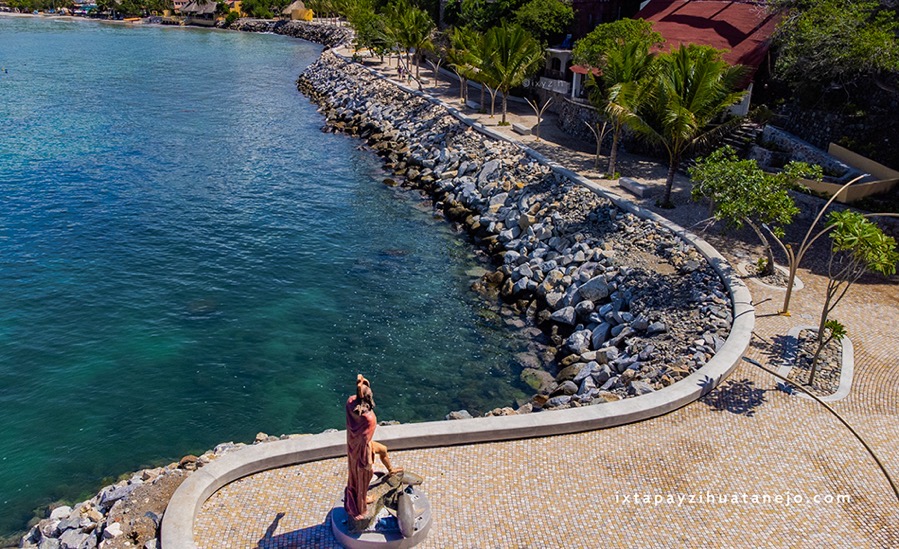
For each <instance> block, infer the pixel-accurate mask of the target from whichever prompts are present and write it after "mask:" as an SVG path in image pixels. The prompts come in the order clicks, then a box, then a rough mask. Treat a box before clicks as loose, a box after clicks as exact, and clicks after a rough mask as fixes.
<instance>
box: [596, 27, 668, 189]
mask: <svg viewBox="0 0 899 549" xmlns="http://www.w3.org/2000/svg"><path fill="white" fill-rule="evenodd" d="M654 59H655V56H654V55H653V54H652V53H650V52H649V43H648V42H646V41H643V42H639V41H635V42H628V43H617V44H616V46H614V47H612V48H611V49H609V50H607V51H606V54H605V58H604V63H603V68H602V85H599V84H598V83H597V82H596V79H595V77H594V76H593V74H589V76H588V83H589V84H590V102H591V103H593V105H594V106H595V107H597V108H598V109H601V110H603V111H604V112H605V113H606V115H607V116H608V117H609V120H610V122H611V123H612V150H611V151H609V169H608V170H607V171H608V174H609V177H614V173H615V162H616V160H617V158H618V141H619V139H620V137H621V128H622V127H623V126H624V123H625V121H626V120H627V118H628V116H629V115H630V113H632V112H634V111H636V110H637V104H636V101H637V99H638V97H639V96H640V94H639V91H640V87H641V85H643V84H644V82H645V80H646V79H647V78H649V77H651V75H652V71H653V68H654V63H653V61H654Z"/></svg>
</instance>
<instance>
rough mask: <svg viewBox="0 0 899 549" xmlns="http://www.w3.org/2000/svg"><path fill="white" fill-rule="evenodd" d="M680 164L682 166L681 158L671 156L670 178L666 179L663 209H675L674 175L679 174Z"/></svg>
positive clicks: (669, 162)
mask: <svg viewBox="0 0 899 549" xmlns="http://www.w3.org/2000/svg"><path fill="white" fill-rule="evenodd" d="M678 164H680V158H678V157H676V156H671V157H670V160H669V161H668V178H667V179H665V198H664V199H663V200H662V207H663V208H667V209H671V208H674V203H672V202H671V188H672V187H673V186H674V175H675V174H676V173H677V166H678Z"/></svg>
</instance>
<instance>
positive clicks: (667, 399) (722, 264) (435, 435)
mask: <svg viewBox="0 0 899 549" xmlns="http://www.w3.org/2000/svg"><path fill="white" fill-rule="evenodd" d="M340 57H341V58H342V59H343V60H344V61H346V62H350V60H349V59H348V58H346V57H343V56H340ZM365 68H366V69H367V70H369V71H370V72H371V73H372V74H373V75H375V76H376V77H378V78H380V79H384V80H387V79H386V78H385V77H384V76H382V75H381V74H380V73H378V72H377V71H375V70H374V69H371V68H368V67H365ZM391 82H392V83H393V84H394V85H397V86H399V87H400V88H402V89H403V90H405V91H407V92H408V93H411V94H414V95H417V96H419V97H422V98H424V99H425V100H427V101H429V102H431V103H434V104H437V105H440V106H442V107H444V108H446V110H447V111H448V112H449V113H450V114H452V115H453V116H455V117H456V118H458V119H459V120H461V121H462V122H463V123H465V124H467V125H469V126H470V127H472V128H473V129H474V130H476V131H478V132H481V133H483V134H485V135H488V136H490V137H492V138H494V139H499V140H502V141H506V142H510V143H513V144H515V145H517V146H519V147H521V148H522V149H523V150H524V151H525V152H526V153H527V154H528V155H530V156H531V157H533V158H535V159H537V160H539V161H541V162H543V163H545V164H546V165H548V166H550V167H551V168H552V170H553V171H554V172H556V173H558V174H560V175H563V176H565V177H568V178H569V179H571V180H572V181H576V182H577V183H579V184H581V185H583V186H585V187H587V188H588V189H590V190H591V191H593V192H594V193H596V194H597V195H599V196H602V197H604V198H606V199H608V200H610V201H611V202H613V203H614V204H615V205H616V206H618V207H619V208H621V209H622V210H624V211H626V212H630V213H633V214H634V215H637V216H638V217H640V218H643V219H651V220H653V221H655V222H656V223H659V224H660V225H662V226H664V227H667V228H668V229H670V230H671V231H672V232H674V233H676V234H677V235H678V236H679V237H680V238H681V239H683V240H685V241H686V242H688V243H690V244H691V245H693V246H694V247H695V248H696V249H697V250H698V251H699V253H700V254H702V255H703V256H704V257H705V258H706V260H707V261H708V262H709V264H710V265H711V266H712V267H713V269H714V270H715V271H716V272H717V273H718V275H719V276H720V277H721V279H722V280H723V281H724V284H725V285H726V286H727V288H728V291H729V292H730V296H731V299H732V302H733V312H734V320H733V325H732V327H731V331H730V334H729V336H728V338H727V340H726V342H725V344H724V346H723V347H722V348H721V349H720V350H719V351H718V352H717V353H716V354H715V355H714V357H712V359H711V360H709V362H708V363H707V364H706V365H705V366H703V367H702V368H700V369H699V370H697V371H695V372H693V373H692V374H690V375H689V376H687V377H686V378H684V379H683V380H681V381H679V382H677V383H675V384H673V385H671V386H668V387H665V388H664V389H661V390H659V391H656V392H653V393H650V394H646V395H642V396H639V397H635V398H629V399H624V400H619V401H616V402H609V403H605V404H602V405H598V406H586V407H581V408H570V409H565V410H557V411H553V412H545V413H531V414H524V415H513V416H495V417H479V418H474V419H467V420H454V421H431V422H425V423H410V424H402V425H390V426H383V427H380V428H379V429H378V436H377V438H378V440H379V441H380V442H382V443H384V444H386V445H387V446H388V447H390V448H391V449H393V450H409V449H415V448H433V447H440V446H454V445H460V444H476V443H482V442H499V441H505V440H515V439H523V438H534V437H544V436H552V435H560V434H569V433H577V432H582V431H589V430H594V429H602V428H607V427H614V426H616V425H622V424H625V423H632V422H635V421H641V420H644V419H649V418H652V417H656V416H660V415H663V414H666V413H668V412H671V411H673V410H676V409H678V408H680V407H682V406H685V405H687V404H689V403H690V402H693V401H694V400H696V399H698V398H700V397H701V396H703V395H705V394H706V393H708V392H709V391H711V390H712V389H713V388H714V387H715V386H716V385H717V384H718V383H720V382H721V381H723V379H724V378H725V377H727V375H728V374H729V373H730V372H731V371H732V370H733V369H734V368H736V366H737V364H738V363H739V361H740V357H742V356H743V353H744V352H745V351H746V349H747V347H748V346H749V341H750V339H751V337H752V330H753V327H754V325H755V313H754V308H753V306H752V297H751V295H750V293H749V289H748V288H747V287H746V285H745V284H744V283H743V281H742V280H740V278H739V277H738V276H737V274H736V272H735V271H734V269H733V267H731V265H730V264H728V262H727V261H726V260H725V259H724V258H723V257H722V256H721V254H719V253H718V252H717V250H715V249H714V248H713V247H712V246H711V245H710V244H709V243H707V242H705V241H704V240H702V239H701V238H699V237H698V236H697V235H695V234H694V233H691V232H689V231H687V230H686V229H684V228H683V227H680V226H679V225H676V224H675V223H673V222H671V221H670V220H668V219H666V218H664V217H661V216H659V215H657V214H656V213H654V212H651V211H649V210H646V209H644V208H641V207H639V206H637V205H636V204H633V203H632V202H630V201H628V200H627V199H625V198H623V197H621V196H620V195H618V194H616V193H614V192H612V191H610V190H608V189H605V188H603V187H601V186H599V185H597V184H596V183H593V182H591V181H590V180H588V179H586V178H584V177H583V176H581V175H579V174H577V173H575V172H573V171H571V170H569V169H567V168H563V167H562V166H559V165H558V164H555V163H554V162H551V161H549V160H548V159H547V158H546V157H544V156H543V155H541V154H539V153H538V152H536V151H534V150H532V149H529V148H527V147H524V146H522V145H521V144H520V143H517V142H515V141H512V140H510V139H508V138H506V137H505V136H503V135H501V134H499V133H497V132H495V131H493V130H491V129H490V128H487V127H485V126H483V125H481V124H478V123H475V122H473V121H472V120H470V119H468V118H467V117H466V116H465V115H464V114H463V113H461V112H460V111H459V110H458V109H456V108H454V107H451V106H449V105H447V104H445V103H443V102H442V101H440V100H439V99H436V98H434V97H431V96H429V95H426V94H424V93H422V92H419V91H418V90H413V89H410V88H408V87H405V86H403V85H402V84H398V83H396V82H394V81H392V80H391ZM345 444H346V441H345V432H344V431H338V432H331V433H322V434H319V435H311V436H305V437H299V438H294V439H289V440H283V441H277V442H271V443H268V444H260V445H255V446H250V447H247V448H244V449H242V450H240V451H237V452H233V453H230V454H228V455H226V456H223V457H222V458H220V459H218V460H216V461H214V462H212V463H210V464H208V465H207V466H205V467H203V468H202V469H200V470H198V471H196V472H195V473H194V474H192V475H191V476H190V477H189V478H188V479H187V480H186V481H185V482H184V483H183V484H181V486H180V487H179V488H178V490H177V491H176V492H175V494H174V496H173V497H172V499H171V501H170V502H169V505H168V507H167V509H166V512H165V515H164V517H163V521H162V532H161V542H162V547H163V548H164V549H195V548H196V547H197V545H196V543H195V542H194V519H195V517H196V515H197V513H199V511H200V509H201V507H202V506H203V504H204V503H205V502H206V500H207V499H209V497H211V496H212V495H213V494H214V493H215V492H216V491H217V490H218V489H220V488H222V487H223V486H225V485H227V484H229V483H231V482H233V481H235V480H237V479H240V478H243V477H246V476H249V475H252V474H254V473H258V472H260V471H265V470H269V469H275V468H278V467H284V466H288V465H295V464H301V463H308V462H311V461H318V460H323V459H330V458H336V457H341V456H343V455H344V454H345V452H346V447H345ZM325 518H326V517H322V520H323V521H324V520H325Z"/></svg>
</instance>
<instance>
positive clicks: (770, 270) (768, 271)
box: [743, 217, 774, 276]
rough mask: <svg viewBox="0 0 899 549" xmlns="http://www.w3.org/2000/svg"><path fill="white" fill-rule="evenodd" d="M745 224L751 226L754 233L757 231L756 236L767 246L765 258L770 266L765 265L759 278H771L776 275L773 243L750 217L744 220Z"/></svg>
mask: <svg viewBox="0 0 899 549" xmlns="http://www.w3.org/2000/svg"><path fill="white" fill-rule="evenodd" d="M743 222H744V223H746V224H747V225H749V227H750V228H752V230H753V231H755V234H756V236H758V237H759V240H761V241H762V244H763V245H764V246H765V257H766V259H767V261H768V264H767V265H765V268H764V269H762V270H761V271H759V273H758V274H759V276H770V275H773V274H774V250H772V249H771V243H770V242H768V239H767V238H766V237H765V233H763V232H762V231H761V229H759V228H758V227H757V226H756V224H755V223H753V222H752V220H751V219H749V218H748V217H744V218H743Z"/></svg>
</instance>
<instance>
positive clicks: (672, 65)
mask: <svg viewBox="0 0 899 549" xmlns="http://www.w3.org/2000/svg"><path fill="white" fill-rule="evenodd" d="M657 69H658V70H656V71H654V77H653V78H651V79H650V80H648V81H646V84H645V85H643V86H640V89H639V90H638V92H637V97H635V99H634V100H633V102H634V104H635V105H636V110H635V111H633V112H629V113H627V114H626V116H625V123H626V124H627V125H628V127H630V128H631V129H633V130H634V131H636V132H637V133H638V134H640V135H641V136H643V137H644V138H645V139H646V140H648V141H650V142H652V143H656V144H658V145H661V146H662V147H664V149H665V151H666V152H667V153H668V176H667V178H666V180H665V197H664V198H663V199H662V203H661V205H662V207H664V208H673V207H674V204H673V203H672V202H671V188H672V186H673V184H674V175H675V174H676V173H677V168H678V166H679V165H680V161H681V158H682V157H683V155H684V153H686V152H687V151H688V150H689V149H690V148H691V147H693V145H695V144H696V143H698V142H699V141H701V140H702V139H703V137H704V136H705V135H706V134H707V133H708V132H709V131H710V130H711V129H712V128H710V124H711V122H712V121H713V120H714V119H715V118H717V117H718V115H720V114H721V113H722V112H723V111H724V110H725V109H727V108H728V107H730V106H731V105H733V104H735V103H737V102H738V101H739V100H740V99H742V97H743V95H744V93H745V92H742V91H735V90H736V89H737V85H738V84H739V83H740V81H741V80H742V78H743V76H744V75H745V69H744V68H743V67H742V66H731V65H728V64H727V62H725V61H723V60H722V59H721V51H719V50H716V49H715V48H712V47H709V46H699V45H696V44H685V45H681V46H680V47H679V48H678V49H676V50H674V51H672V52H671V53H667V54H663V55H661V56H659V58H658V67H657Z"/></svg>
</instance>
